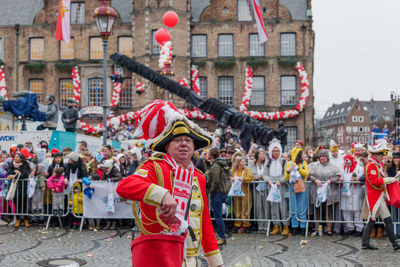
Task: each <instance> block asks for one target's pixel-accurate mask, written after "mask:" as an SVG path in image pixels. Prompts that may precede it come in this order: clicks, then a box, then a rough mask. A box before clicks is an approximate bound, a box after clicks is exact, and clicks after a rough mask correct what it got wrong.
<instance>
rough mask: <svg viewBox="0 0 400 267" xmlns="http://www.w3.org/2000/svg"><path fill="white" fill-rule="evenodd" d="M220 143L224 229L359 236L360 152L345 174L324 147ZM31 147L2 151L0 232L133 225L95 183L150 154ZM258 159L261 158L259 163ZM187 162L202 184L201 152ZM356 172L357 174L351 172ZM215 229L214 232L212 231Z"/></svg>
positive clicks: (205, 167)
mask: <svg viewBox="0 0 400 267" xmlns="http://www.w3.org/2000/svg"><path fill="white" fill-rule="evenodd" d="M226 139H227V140H228V143H229V146H228V148H227V149H221V151H219V152H218V155H217V156H216V157H218V158H223V159H224V160H226V162H228V166H229V169H230V172H229V176H230V177H229V179H230V180H231V186H230V187H229V188H228V189H230V190H229V192H223V193H221V192H219V193H220V194H219V195H220V196H221V197H220V198H219V200H218V201H220V202H221V203H222V206H223V208H222V212H221V213H222V214H221V216H222V220H223V222H224V225H225V230H224V231H226V232H228V233H229V232H233V233H235V232H238V233H253V232H258V233H265V234H266V235H270V234H271V235H275V234H282V235H296V234H301V235H305V236H307V235H308V234H311V235H312V236H316V235H322V234H327V235H332V234H333V233H345V234H354V235H359V236H360V235H361V232H362V230H363V227H364V224H365V220H363V219H361V212H362V206H363V201H364V196H365V184H364V181H365V180H363V175H364V174H363V166H364V164H365V162H364V163H363V161H362V157H364V158H366V159H364V160H368V154H366V153H367V152H366V150H365V149H363V148H362V149H361V151H359V152H358V154H357V156H354V157H353V156H352V161H351V164H350V165H351V166H350V165H349V168H351V171H348V170H347V171H346V165H345V161H346V160H345V158H346V157H347V156H348V155H350V154H351V153H352V152H342V155H341V156H339V157H338V156H336V158H335V157H332V155H330V153H332V154H335V153H334V152H335V151H334V150H332V152H329V154H328V152H327V151H326V150H323V149H322V150H321V149H317V150H312V149H305V148H303V147H301V146H297V147H294V148H293V150H291V152H290V153H283V151H282V148H281V147H280V149H278V150H279V153H278V151H276V150H275V148H276V147H279V146H276V147H274V146H271V145H270V147H268V148H267V149H266V148H265V147H260V146H259V147H257V145H255V144H253V145H251V146H250V149H249V151H248V152H243V151H240V146H238V143H237V142H238V141H237V140H236V141H232V140H229V138H226ZM30 145H31V144H29V142H27V144H24V145H18V146H14V147H12V148H11V149H10V151H9V152H6V151H3V152H2V154H1V160H0V226H5V225H9V226H14V227H20V226H21V225H23V224H24V225H25V226H26V227H29V226H30V224H32V223H33V224H37V223H39V224H45V225H46V228H48V227H49V226H50V225H51V222H53V224H55V225H59V226H61V227H63V226H64V227H65V226H66V227H72V228H76V229H80V230H82V228H83V227H84V226H86V227H88V228H89V230H99V229H101V228H102V227H101V226H102V223H103V226H104V227H103V229H105V230H107V229H116V227H118V226H122V225H127V226H130V227H132V226H133V223H134V222H133V220H132V216H131V211H130V202H129V201H125V200H123V199H120V198H119V196H118V195H116V193H115V188H114V189H113V190H112V191H113V192H111V190H110V193H107V190H106V191H104V190H103V193H101V194H102V195H101V197H100V190H98V191H96V183H97V184H102V185H103V187H105V188H108V187H109V188H112V187H111V184H113V185H114V186H115V185H116V184H117V183H118V181H120V180H121V179H124V178H125V177H127V176H129V175H131V174H133V173H134V172H135V170H136V168H137V167H138V165H139V164H140V163H141V162H143V161H144V160H145V159H146V158H147V157H149V156H151V155H150V154H149V151H145V149H144V148H143V147H142V146H141V147H139V146H132V147H131V148H130V149H129V150H127V151H124V150H123V149H122V150H120V151H117V150H113V148H112V147H111V146H105V147H103V148H102V149H101V150H100V151H99V152H97V153H95V154H92V153H90V152H88V151H87V149H86V147H87V144H85V142H81V145H80V148H79V151H77V152H72V149H69V148H64V149H63V151H59V150H57V149H52V150H50V149H48V144H44V143H41V147H40V148H33V147H32V146H30ZM300 145H301V144H300ZM396 150H397V151H396ZM310 151H311V152H310ZM399 151H400V147H398V149H397V148H396V147H394V148H393V149H392V152H391V154H389V156H388V158H387V160H386V163H385V164H386V169H387V171H389V169H388V168H389V167H390V166H393V165H394V166H397V167H396V170H395V172H396V173H398V172H399V171H400V154H399V155H397V154H394V153H397V152H399ZM300 152H301V153H300ZM274 153H278V154H279V157H278V158H277V159H279V160H280V161H279V164H278V163H277V164H278V165H274V163H272V165H271V159H273V158H274ZM324 153H325V154H326V155H325V157H328V159H329V157H331V159H330V160H328V161H329V164H327V165H326V166H330V168H333V165H332V164H333V163H335V164H336V163H337V162H340V164H341V165H339V167H335V168H334V169H329V168H326V169H324V170H325V171H328V173H324V170H322V171H321V170H320V169H318V168H320V167H321V166H319V165H318V164H320V163H321V162H320V161H319V158H318V155H319V154H320V155H322V156H324V155H323V154H324ZM396 155H397V156H396ZM296 157H297V159H296ZM258 159H261V160H260V161H259V162H258ZM193 160H194V161H195V163H196V167H197V168H199V169H200V170H201V171H203V172H204V174H205V176H206V178H207V183H209V182H210V181H209V173H210V168H212V165H213V160H210V158H209V156H208V154H207V152H206V151H199V152H197V154H196V155H195V156H194V158H193ZM395 161H396V162H395ZM276 162H278V160H276ZM259 163H260V164H259ZM280 164H281V166H280V167H279V165H280ZM317 165H318V166H319V167H318V166H317ZM322 165H323V164H322ZM277 166H278V171H276V170H274V171H275V172H276V173H272V172H271V171H272V169H273V168H277ZM324 166H325V165H324ZM355 166H358V169H354V168H355ZM293 170H296V171H297V170H298V173H299V174H298V177H296V180H292V178H293V177H292V176H293V175H292V172H293ZM385 171H386V170H385ZM18 173H21V175H20V178H19V181H18V183H17V187H16V191H15V196H13V197H12V198H11V200H6V198H7V193H8V191H9V190H10V188H11V184H12V181H13V180H15V179H16V175H17V174H18ZM277 173H279V175H277ZM327 177H329V178H327ZM346 177H347V178H346ZM349 177H350V178H349ZM325 178H326V179H325ZM353 178H356V179H353ZM293 179H294V178H293ZM300 180H301V181H300ZM298 182H301V183H298ZM302 183H303V184H304V185H303V187H304V188H302V185H301V184H302ZM235 186H236V187H237V188H236V189H237V190H238V191H239V192H233V191H235V190H234V187H235ZM33 189H34V190H33ZM32 190H33V191H32ZM217 191H218V190H217ZM231 191H232V192H231ZM209 195H210V197H209V201H210V205H209V206H210V213H211V216H212V218H213V219H214V220H215V221H219V219H217V218H215V216H214V215H215V214H219V211H218V210H216V209H218V208H215V207H217V206H215V205H214V204H215V203H214V202H216V201H215V192H212V193H210V194H209ZM94 201H100V202H101V203H102V204H103V205H104V208H102V209H104V210H102V211H101V212H99V214H98V215H97V214H94V215H93V213H91V217H88V216H85V209H84V207H85V205H87V204H88V203H94ZM218 201H217V202H218ZM100 202H99V203H100ZM120 203H123V204H124V205H125V206H121V207H122V209H124V210H125V211H127V212H128V213H129V214H130V215H129V216H128V215H126V214H127V213H124V214H122V213H121V215H120V214H119V212H120V209H121V208H117V206H116V204H120ZM390 208H391V214H392V217H393V224H394V225H395V228H394V230H395V233H397V234H399V233H400V211H399V209H397V208H395V207H393V206H391V207H390ZM111 214H113V215H111ZM52 218H56V219H53V220H52ZM378 224H379V223H378ZM217 225H218V223H216V226H215V228H218V227H217ZM378 227H379V226H378ZM376 232H377V233H382V232H383V230H382V228H378V229H377V230H376Z"/></svg>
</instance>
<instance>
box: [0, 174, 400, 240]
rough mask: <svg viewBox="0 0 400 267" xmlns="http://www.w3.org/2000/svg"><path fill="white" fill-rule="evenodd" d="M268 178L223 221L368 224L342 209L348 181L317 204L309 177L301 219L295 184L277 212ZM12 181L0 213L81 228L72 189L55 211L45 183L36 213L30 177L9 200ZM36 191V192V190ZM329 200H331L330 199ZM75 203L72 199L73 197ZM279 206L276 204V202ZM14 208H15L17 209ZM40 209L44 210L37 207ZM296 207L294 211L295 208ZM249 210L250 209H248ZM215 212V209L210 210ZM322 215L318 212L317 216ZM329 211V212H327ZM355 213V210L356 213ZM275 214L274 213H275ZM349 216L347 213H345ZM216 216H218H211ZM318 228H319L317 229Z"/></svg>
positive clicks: (396, 213) (397, 219)
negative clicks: (71, 222)
mask: <svg viewBox="0 0 400 267" xmlns="http://www.w3.org/2000/svg"><path fill="white" fill-rule="evenodd" d="M263 183H265V182H263V181H252V182H250V183H249V184H248V187H247V191H246V192H243V193H244V194H245V196H247V197H230V198H228V199H230V202H228V204H229V205H228V206H229V208H228V212H227V214H225V215H223V220H224V221H233V222H242V224H247V222H249V223H251V222H257V223H259V224H262V225H263V226H262V227H264V229H262V230H265V231H266V235H267V236H268V235H269V232H270V228H271V223H279V224H281V225H282V224H283V225H289V223H290V222H291V220H293V219H296V220H297V221H298V222H299V223H305V224H306V228H305V229H306V231H305V232H306V236H307V234H308V229H309V224H310V223H314V224H316V225H318V224H322V223H324V224H327V223H331V224H333V225H332V228H331V230H332V231H333V232H334V231H335V230H338V229H339V227H340V228H341V227H342V224H365V223H366V222H365V221H364V220H362V219H361V218H359V217H357V216H355V217H354V216H353V219H352V220H348V219H347V220H345V219H344V217H343V210H342V207H343V206H342V205H344V204H345V203H344V201H343V200H344V198H342V190H341V188H342V186H343V185H344V184H346V182H338V183H332V184H331V185H330V186H331V187H332V188H333V189H334V190H336V191H337V197H336V198H335V199H331V198H332V196H329V195H328V201H329V200H330V202H332V203H334V205H329V204H328V205H327V204H322V205H321V206H320V207H316V206H315V193H314V192H316V189H317V187H316V185H315V184H314V183H313V182H310V181H307V182H306V193H305V194H306V199H307V202H306V203H307V210H306V218H305V219H302V218H299V217H298V214H297V213H296V210H297V207H296V201H295V200H296V198H297V197H298V194H295V193H293V189H292V187H291V186H290V185H289V184H288V183H282V184H281V186H280V192H281V200H282V202H281V203H280V204H278V206H279V207H278V211H279V212H278V216H276V215H277V213H276V212H274V214H272V213H273V212H271V209H272V207H273V205H274V204H271V203H270V202H269V201H267V200H266V198H267V196H268V194H269V192H270V190H271V187H270V186H268V184H267V185H266V188H265V189H264V190H260V185H261V184H263ZM347 183H349V184H350V186H351V187H353V188H356V189H357V190H358V191H359V192H358V193H359V196H360V197H362V199H360V203H358V204H359V205H358V206H357V207H355V205H357V204H355V203H352V204H351V205H350V206H349V209H351V210H354V211H358V210H359V212H360V213H361V208H362V203H363V198H364V195H365V185H364V183H361V182H347ZM10 184H11V181H8V180H7V179H6V178H0V215H2V216H4V215H6V216H18V217H19V218H21V219H24V218H26V217H28V216H29V217H40V218H43V219H45V220H47V222H46V229H48V227H49V223H50V220H51V217H53V216H54V217H55V216H57V218H58V220H59V223H60V225H62V222H61V219H60V217H66V216H68V215H69V214H72V215H73V216H74V217H76V218H80V219H81V226H80V230H82V227H83V222H84V219H85V218H84V217H83V215H79V214H75V213H74V207H73V206H69V200H70V198H73V192H72V193H67V192H65V193H64V196H63V199H64V200H63V203H64V206H63V207H64V208H63V209H62V214H57V215H56V214H55V212H54V210H53V208H52V196H51V191H50V190H49V189H48V188H47V186H46V191H45V192H44V193H43V195H42V196H41V200H40V201H39V202H40V203H41V205H39V206H40V207H41V208H38V209H37V210H36V211H37V212H36V213H35V214H33V213H32V212H33V209H32V204H33V203H32V201H33V199H32V198H28V195H27V189H28V185H29V179H23V180H20V181H19V182H18V186H17V190H16V192H15V196H14V198H13V199H12V200H10V201H6V200H5V194H4V193H5V192H4V191H5V190H7V188H9V186H10ZM35 193H36V192H35ZM330 202H329V203H330ZM72 203H73V201H72ZM274 206H275V208H276V205H274ZM211 207H212V205H211V201H210V197H209V209H210V212H211V210H212V208H211ZM14 208H15V212H14ZM390 208H391V214H392V218H393V224H394V226H395V227H394V230H395V233H396V234H397V233H399V232H400V231H397V230H398V228H399V229H400V209H397V208H394V207H393V206H392V207H390ZM40 209H41V212H40V213H38V211H39V210H40ZM292 210H293V211H292ZM245 211H247V212H245ZM211 214H212V213H211ZM318 215H319V216H318ZM327 215H328V216H327ZM329 215H330V216H329ZM353 215H354V214H353ZM273 216H274V217H273ZM345 217H346V216H345ZM212 219H214V220H215V218H212ZM377 222H378V223H380V224H382V223H383V222H382V221H381V220H380V219H378V220H377ZM316 230H318V229H316Z"/></svg>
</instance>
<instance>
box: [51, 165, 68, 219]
mask: <svg viewBox="0 0 400 267" xmlns="http://www.w3.org/2000/svg"><path fill="white" fill-rule="evenodd" d="M63 174H64V168H62V167H58V168H55V169H54V170H53V175H52V176H50V178H49V179H48V180H47V186H48V187H49V188H50V190H51V191H52V193H51V195H52V200H53V214H54V215H55V216H57V215H58V216H60V215H62V214H63V213H64V193H63V192H64V189H65V183H64V180H65V177H64V175H63Z"/></svg>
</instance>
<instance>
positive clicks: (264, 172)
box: [248, 160, 268, 181]
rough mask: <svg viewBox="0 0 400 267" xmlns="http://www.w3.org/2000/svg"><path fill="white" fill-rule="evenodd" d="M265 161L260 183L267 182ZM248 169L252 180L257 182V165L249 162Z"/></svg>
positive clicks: (252, 161) (251, 161)
mask: <svg viewBox="0 0 400 267" xmlns="http://www.w3.org/2000/svg"><path fill="white" fill-rule="evenodd" d="M267 162H268V161H267V160H266V161H265V162H264V165H263V171H262V178H261V181H268V177H267V176H268V167H267ZM248 168H249V169H250V171H251V173H252V174H253V176H254V180H256V181H258V170H257V165H256V164H254V160H249V165H248Z"/></svg>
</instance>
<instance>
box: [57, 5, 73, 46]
mask: <svg viewBox="0 0 400 267" xmlns="http://www.w3.org/2000/svg"><path fill="white" fill-rule="evenodd" d="M70 9H71V0H60V4H59V6H58V18H57V27H56V38H57V40H60V41H64V42H66V43H70V41H71V16H70V14H71V13H70Z"/></svg>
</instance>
